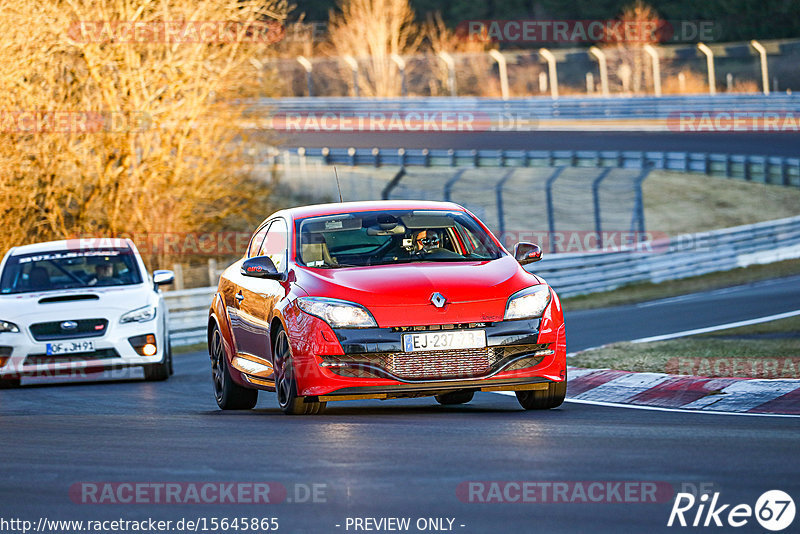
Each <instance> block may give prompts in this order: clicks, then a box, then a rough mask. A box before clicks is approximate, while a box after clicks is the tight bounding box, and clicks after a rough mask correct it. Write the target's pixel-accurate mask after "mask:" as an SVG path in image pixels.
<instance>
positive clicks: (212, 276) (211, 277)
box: [208, 258, 219, 286]
mask: <svg viewBox="0 0 800 534" xmlns="http://www.w3.org/2000/svg"><path fill="white" fill-rule="evenodd" d="M218 283H219V278H218V276H217V260H216V258H208V285H210V286H215V285H217V284H218Z"/></svg>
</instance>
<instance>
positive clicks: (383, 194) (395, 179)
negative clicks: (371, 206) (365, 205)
mask: <svg viewBox="0 0 800 534" xmlns="http://www.w3.org/2000/svg"><path fill="white" fill-rule="evenodd" d="M400 150H402V149H400ZM405 175H406V168H405V167H400V170H399V171H397V174H395V175H394V177H393V178H392V179H391V180H390V181H389V183H388V184H386V187H384V188H383V191H381V200H389V195H390V194H391V193H392V189H394V188H395V187H397V184H399V183H400V180H402V179H403V176H405Z"/></svg>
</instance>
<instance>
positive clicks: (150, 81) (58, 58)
mask: <svg viewBox="0 0 800 534" xmlns="http://www.w3.org/2000/svg"><path fill="white" fill-rule="evenodd" d="M0 10H1V11H2V13H3V17H2V18H0V33H2V35H3V36H4V37H3V39H2V40H0V60H2V63H3V66H4V68H3V69H0V110H4V111H3V113H4V116H3V123H2V134H1V135H2V143H0V195H2V198H3V201H2V204H0V206H2V211H1V212H0V213H1V214H2V222H3V224H2V225H1V226H0V247H2V248H4V249H5V248H8V247H9V246H12V245H17V244H22V243H26V242H31V241H36V240H44V239H54V238H64V237H68V236H76V235H84V234H93V235H97V234H112V235H122V234H134V235H135V234H140V235H141V234H143V233H149V234H154V233H155V234H157V233H177V234H180V233H184V232H202V231H208V230H209V229H217V228H220V227H221V226H223V225H226V224H229V223H230V222H231V221H237V220H239V221H241V219H242V217H246V216H248V214H251V213H252V211H254V210H258V209H259V208H261V209H263V207H264V204H265V202H264V201H265V199H266V197H267V196H268V191H265V192H261V193H257V191H259V190H261V189H259V188H260V187H261V186H259V185H258V184H256V182H255V181H254V179H253V177H252V175H251V173H250V163H249V161H248V158H247V157H246V156H247V153H248V151H247V150H246V148H247V143H246V140H247V139H246V136H245V135H244V132H242V131H241V129H240V128H239V127H238V126H237V124H238V118H239V117H240V116H241V114H242V112H243V104H240V103H237V102H239V100H237V99H239V98H241V97H247V96H251V95H253V94H256V93H258V92H260V91H261V90H262V89H263V87H262V86H260V85H259V84H258V83H257V82H254V80H257V79H258V76H259V75H262V76H263V73H262V72H261V71H260V70H259V69H256V68H255V66H254V65H256V64H257V62H253V61H252V60H253V58H255V57H256V56H261V55H263V54H264V51H265V49H266V48H268V47H269V46H270V39H271V38H273V37H275V35H272V36H270V35H268V34H269V32H270V31H273V30H274V31H278V30H279V25H278V26H274V25H273V26H270V24H273V23H280V22H282V21H283V18H284V17H285V15H286V12H287V6H286V4H285V2H284V0H196V1H194V2H185V1H183V0H150V1H148V0H139V1H136V0H27V1H25V2H19V1H16V0H0ZM171 21H184V22H185V24H183V25H182V26H181V25H179V27H178V28H177V29H175V28H172V30H169V29H166V28H167V25H168V23H170V22H171ZM203 23H206V26H203V27H201V26H202V24H203ZM137 25H138V26H137ZM265 25H266V26H265ZM136 28H138V30H136ZM202 28H205V30H203V29H202ZM264 28H267V30H264ZM127 30H130V31H128V32H127V33H126V31H127ZM173 30H174V31H173ZM136 31H140V33H138V34H137V33H135V32H136ZM170 31H173V33H169V32H170ZM203 31H205V32H206V33H203ZM278 37H279V36H278ZM48 121H50V122H48ZM234 224H235V223H234ZM150 259H151V260H152V261H156V260H158V261H159V262H166V261H167V260H168V258H166V257H165V256H164V255H163V253H161V254H159V255H158V256H157V257H151V258H150Z"/></svg>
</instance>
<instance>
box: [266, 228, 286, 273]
mask: <svg viewBox="0 0 800 534" xmlns="http://www.w3.org/2000/svg"><path fill="white" fill-rule="evenodd" d="M287 234H288V232H287V229H286V223H285V222H284V221H283V219H276V220H275V221H274V222H273V223H272V225H270V227H269V231H268V232H267V237H266V239H264V243H263V244H262V245H261V250H260V251H259V253H258V255H259V256H269V259H271V260H272V263H274V264H275V268H276V269H278V272H283V271H285V270H286V258H287V257H288V244H289V241H288V239H287Z"/></svg>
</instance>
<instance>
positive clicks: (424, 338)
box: [403, 330, 486, 352]
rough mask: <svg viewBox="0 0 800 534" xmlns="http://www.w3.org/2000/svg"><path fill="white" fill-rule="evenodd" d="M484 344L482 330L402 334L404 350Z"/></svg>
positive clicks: (481, 346)
mask: <svg viewBox="0 0 800 534" xmlns="http://www.w3.org/2000/svg"><path fill="white" fill-rule="evenodd" d="M485 346H486V331H484V330H453V331H440V332H419V333H417V334H404V335H403V351H404V352H420V351H426V350H451V349H481V348H483V347H485Z"/></svg>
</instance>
